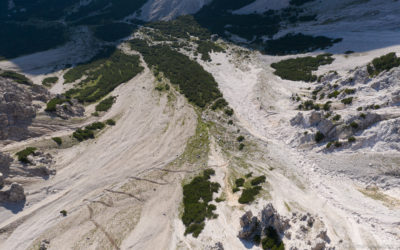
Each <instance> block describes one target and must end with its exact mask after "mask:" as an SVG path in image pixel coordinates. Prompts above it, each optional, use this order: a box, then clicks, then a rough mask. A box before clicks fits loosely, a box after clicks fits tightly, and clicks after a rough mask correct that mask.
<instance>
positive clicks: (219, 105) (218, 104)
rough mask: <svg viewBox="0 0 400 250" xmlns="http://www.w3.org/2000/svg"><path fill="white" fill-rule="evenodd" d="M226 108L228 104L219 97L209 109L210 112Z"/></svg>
mask: <svg viewBox="0 0 400 250" xmlns="http://www.w3.org/2000/svg"><path fill="white" fill-rule="evenodd" d="M226 106H228V102H227V101H226V100H225V99H224V98H222V97H221V98H219V99H218V100H216V101H215V102H214V103H213V105H212V106H211V109H212V110H217V109H223V108H224V107H226Z"/></svg>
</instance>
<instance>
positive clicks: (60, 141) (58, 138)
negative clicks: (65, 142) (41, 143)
mask: <svg viewBox="0 0 400 250" xmlns="http://www.w3.org/2000/svg"><path fill="white" fill-rule="evenodd" d="M51 139H53V141H55V143H57V145H58V146H60V145H61V144H62V139H61V138H60V137H53V138H51Z"/></svg>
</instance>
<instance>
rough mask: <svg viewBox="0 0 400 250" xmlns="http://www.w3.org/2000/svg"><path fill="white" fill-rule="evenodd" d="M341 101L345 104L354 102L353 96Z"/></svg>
mask: <svg viewBox="0 0 400 250" xmlns="http://www.w3.org/2000/svg"><path fill="white" fill-rule="evenodd" d="M341 102H342V103H343V104H345V105H349V104H351V103H352V102H353V97H348V98H344V99H342V100H341Z"/></svg>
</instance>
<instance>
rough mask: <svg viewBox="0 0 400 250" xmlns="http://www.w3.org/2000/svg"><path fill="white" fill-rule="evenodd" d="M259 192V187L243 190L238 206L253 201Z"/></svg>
mask: <svg viewBox="0 0 400 250" xmlns="http://www.w3.org/2000/svg"><path fill="white" fill-rule="evenodd" d="M260 191H261V187H260V186H254V187H251V188H246V189H244V190H243V192H242V195H241V196H240V198H239V200H238V201H239V203H240V204H247V203H250V202H252V201H254V200H255V196H256V195H258V194H259V193H260Z"/></svg>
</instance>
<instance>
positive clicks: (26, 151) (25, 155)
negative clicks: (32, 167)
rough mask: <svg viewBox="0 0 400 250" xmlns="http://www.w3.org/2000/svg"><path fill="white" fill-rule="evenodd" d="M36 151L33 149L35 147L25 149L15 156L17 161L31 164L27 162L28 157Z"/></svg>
mask: <svg viewBox="0 0 400 250" xmlns="http://www.w3.org/2000/svg"><path fill="white" fill-rule="evenodd" d="M36 149H37V148H35V147H27V148H25V149H24V150H21V151H19V152H18V153H16V154H15V155H16V156H17V157H18V161H20V162H22V163H27V164H28V163H31V162H30V161H29V160H28V156H29V155H32V154H34V153H35V151H36Z"/></svg>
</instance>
